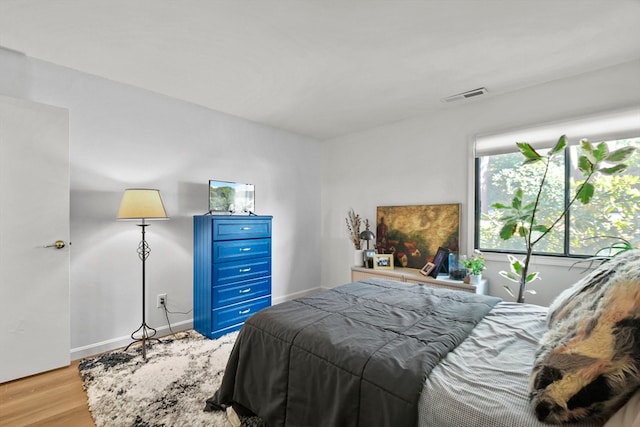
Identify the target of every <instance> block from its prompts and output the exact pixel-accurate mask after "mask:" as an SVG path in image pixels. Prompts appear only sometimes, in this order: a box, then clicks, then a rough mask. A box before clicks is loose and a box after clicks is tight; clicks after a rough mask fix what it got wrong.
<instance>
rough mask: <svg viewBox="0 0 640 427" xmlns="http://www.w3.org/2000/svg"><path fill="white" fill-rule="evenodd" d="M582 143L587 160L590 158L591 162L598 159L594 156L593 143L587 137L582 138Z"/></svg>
mask: <svg viewBox="0 0 640 427" xmlns="http://www.w3.org/2000/svg"><path fill="white" fill-rule="evenodd" d="M580 145H581V146H582V153H583V154H584V156H585V157H586V158H587V160H589V161H590V162H591V163H595V162H596V159H595V157H594V156H593V147H592V146H591V143H590V142H589V141H587V140H586V139H581V140H580Z"/></svg>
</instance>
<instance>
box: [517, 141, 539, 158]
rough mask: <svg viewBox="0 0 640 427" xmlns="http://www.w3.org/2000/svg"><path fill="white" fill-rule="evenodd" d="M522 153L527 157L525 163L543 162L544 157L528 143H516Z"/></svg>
mask: <svg viewBox="0 0 640 427" xmlns="http://www.w3.org/2000/svg"><path fill="white" fill-rule="evenodd" d="M516 145H517V146H518V148H519V149H520V152H521V153H522V155H523V156H524V157H525V159H526V160H525V163H530V162H537V161H540V160H542V156H541V155H540V154H538V152H537V151H536V150H534V148H533V147H532V146H531V144H529V143H528V142H516Z"/></svg>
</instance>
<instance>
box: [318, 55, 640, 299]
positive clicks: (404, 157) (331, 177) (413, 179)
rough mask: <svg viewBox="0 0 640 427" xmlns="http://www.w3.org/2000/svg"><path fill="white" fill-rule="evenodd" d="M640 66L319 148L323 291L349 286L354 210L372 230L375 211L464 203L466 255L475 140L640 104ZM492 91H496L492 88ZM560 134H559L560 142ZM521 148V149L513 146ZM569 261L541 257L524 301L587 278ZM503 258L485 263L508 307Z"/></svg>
mask: <svg viewBox="0 0 640 427" xmlns="http://www.w3.org/2000/svg"><path fill="white" fill-rule="evenodd" d="M638 76H640V61H634V62H631V63H627V64H622V65H619V66H615V67H610V68H605V69H602V70H600V71H597V72H592V73H588V74H583V75H581V76H578V77H574V78H570V79H563V80H557V81H552V82H548V83H546V84H543V85H539V86H536V87H531V88H528V89H526V90H521V91H518V92H514V93H510V94H504V95H500V96H489V97H487V98H485V99H479V100H475V101H470V102H467V103H464V102H463V103H459V104H449V105H447V106H446V107H444V109H443V110H442V111H439V112H433V113H430V114H425V115H423V116H421V117H417V118H415V119H412V120H407V121H403V122H399V123H395V124H392V125H389V126H384V127H380V128H376V129H371V130H368V131H365V132H360V133H357V134H352V135H347V136H343V137H339V138H335V139H332V140H329V141H325V142H323V145H322V170H323V174H322V206H323V210H322V253H323V262H322V283H323V286H324V287H328V288H330V287H335V286H337V285H340V284H343V283H346V282H348V281H349V279H350V265H351V263H352V260H353V256H352V255H351V252H352V250H353V246H352V245H351V243H350V241H349V239H348V236H347V230H346V226H345V216H346V214H347V211H348V210H349V209H350V208H353V209H354V210H355V211H356V212H357V213H359V214H360V215H362V216H363V217H364V218H369V220H370V221H372V222H373V223H375V220H376V207H377V206H388V205H404V204H407V205H418V204H437V203H462V210H463V213H462V219H461V220H462V227H461V248H463V250H464V248H466V250H467V252H468V253H470V251H471V250H472V247H473V238H472V232H473V230H472V227H473V198H472V194H473V162H472V160H471V158H472V149H471V144H472V141H473V139H474V137H475V135H477V134H484V133H494V132H499V131H503V130H508V129H513V128H519V127H526V126H530V125H532V124H538V123H544V122H550V121H556V120H559V119H565V118H571V117H575V116H581V115H587V114H590V113H596V112H600V111H605V110H609V109H616V108H621V107H627V106H630V105H638V104H640V78H639V77H638ZM488 90H489V92H490V93H491V88H490V87H489V88H488ZM558 136H560V135H558ZM514 142H515V141H514ZM570 265H571V262H568V261H566V260H549V259H548V258H546V257H542V258H537V259H536V260H535V262H534V264H533V268H534V270H533V271H541V272H542V275H543V276H542V277H543V281H542V282H537V284H536V285H535V286H536V290H537V291H538V294H537V295H528V296H527V299H526V300H527V302H531V303H535V304H541V305H548V303H549V302H550V301H551V300H552V299H553V298H554V297H555V296H556V295H557V294H558V293H559V292H560V291H561V290H562V289H564V288H565V287H567V286H569V285H570V284H572V283H573V282H574V281H575V280H576V279H577V278H578V277H579V275H580V274H581V271H582V270H580V269H571V270H569V266H570ZM502 269H507V264H506V258H505V257H504V256H496V257H494V256H489V257H488V270H487V271H485V276H486V277H487V278H488V279H489V280H490V287H491V291H490V292H491V294H493V295H497V296H500V297H503V298H505V299H511V298H510V297H509V295H508V294H506V292H505V291H503V290H502V285H503V282H502V281H501V280H500V279H499V276H498V274H497V272H498V271H499V270H502Z"/></svg>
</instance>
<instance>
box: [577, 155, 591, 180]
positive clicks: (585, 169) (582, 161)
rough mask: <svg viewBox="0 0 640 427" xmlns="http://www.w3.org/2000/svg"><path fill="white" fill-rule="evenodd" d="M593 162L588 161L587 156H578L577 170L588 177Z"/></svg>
mask: <svg viewBox="0 0 640 427" xmlns="http://www.w3.org/2000/svg"><path fill="white" fill-rule="evenodd" d="M593 163H594V162H593V161H592V160H589V159H588V158H587V156H580V157H579V158H578V169H580V171H581V172H582V173H583V174H585V175H589V174H590V173H591V172H592V171H593Z"/></svg>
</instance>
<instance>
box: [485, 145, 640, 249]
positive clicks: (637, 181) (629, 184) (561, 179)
mask: <svg viewBox="0 0 640 427" xmlns="http://www.w3.org/2000/svg"><path fill="white" fill-rule="evenodd" d="M607 145H608V147H609V151H615V150H617V149H619V148H622V147H626V146H633V147H638V148H640V137H639V138H632V139H625V140H617V141H608V142H607ZM568 150H569V153H568V157H569V159H570V162H572V165H571V166H570V169H569V170H570V172H571V173H570V174H569V177H570V178H569V179H570V184H569V185H570V187H569V188H568V192H569V194H574V193H575V190H576V188H577V186H578V185H580V184H581V183H582V181H580V180H579V178H581V177H582V175H581V174H580V172H579V170H578V169H577V166H576V165H575V163H576V159H577V152H578V146H572V147H570V148H568ZM539 152H540V153H541V154H545V153H546V151H543V150H539ZM566 157H567V156H557V157H554V158H553V159H552V162H551V165H550V168H549V172H548V174H547V183H546V186H545V188H544V189H543V194H542V197H541V203H542V205H541V206H540V208H539V213H538V214H537V215H538V218H539V219H540V223H543V224H545V223H549V222H550V221H552V220H553V219H555V218H556V217H557V215H558V212H562V210H563V209H564V199H565V194H564V193H565V191H564V189H565V158H566ZM479 160H480V161H479V164H480V170H481V175H480V181H479V182H478V191H479V194H480V200H481V212H480V219H479V223H478V230H479V242H478V244H479V245H478V246H479V248H480V249H481V250H483V251H491V250H495V251H505V252H523V253H524V252H525V251H526V248H525V242H524V241H523V240H522V239H509V240H503V239H501V238H500V229H501V227H502V225H503V222H502V221H501V220H500V212H499V211H498V210H496V209H494V208H492V207H491V205H492V204H494V203H496V202H503V201H507V200H511V198H512V197H513V194H514V192H515V191H516V189H518V188H522V189H523V190H524V191H525V192H526V191H527V189H530V190H531V189H535V188H536V186H537V185H538V182H539V176H540V173H541V171H542V168H543V165H542V164H532V165H528V166H527V167H526V168H522V167H521V166H522V155H521V154H520V153H519V152H518V153H509V154H500V155H493V156H487V157H483V158H481V159H479ZM626 163H627V165H628V168H627V170H626V171H625V173H624V174H620V175H602V174H601V175H597V176H595V177H594V178H592V183H593V185H594V186H595V188H596V189H597V191H595V192H594V194H593V197H592V199H591V201H590V203H589V204H586V205H585V204H581V203H577V204H575V205H574V206H572V207H571V209H570V213H569V217H568V221H569V223H570V229H569V233H568V242H569V246H568V247H567V248H565V247H564V246H565V245H564V240H565V227H564V223H559V224H558V225H557V226H556V227H555V228H554V229H553V230H552V231H551V232H550V233H549V234H548V235H547V236H546V237H545V239H544V240H541V241H540V242H539V244H538V245H537V246H536V248H535V249H536V253H539V254H555V255H567V256H592V255H595V254H596V253H597V252H598V251H599V250H600V249H602V248H603V247H606V246H609V245H610V244H612V243H615V242H618V241H619V240H620V239H624V240H626V241H628V242H630V243H631V245H632V246H634V247H637V246H639V245H640V156H637V155H636V156H631V157H630V158H629V159H627V160H626ZM534 236H535V234H534Z"/></svg>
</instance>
